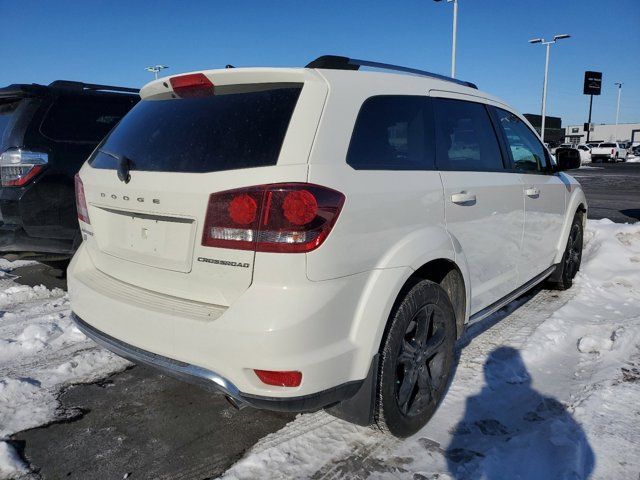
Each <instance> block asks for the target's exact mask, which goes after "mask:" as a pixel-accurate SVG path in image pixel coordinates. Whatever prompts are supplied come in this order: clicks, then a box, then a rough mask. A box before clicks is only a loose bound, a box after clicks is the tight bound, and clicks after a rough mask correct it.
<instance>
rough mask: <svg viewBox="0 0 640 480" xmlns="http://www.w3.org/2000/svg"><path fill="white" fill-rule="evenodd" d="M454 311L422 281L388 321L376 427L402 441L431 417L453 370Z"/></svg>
mask: <svg viewBox="0 0 640 480" xmlns="http://www.w3.org/2000/svg"><path fill="white" fill-rule="evenodd" d="M455 339H456V317H455V313H454V308H453V306H452V304H451V301H450V300H449V297H448V295H447V293H446V292H445V290H444V289H443V288H442V287H441V286H440V285H438V284H437V283H434V282H431V281H429V280H422V281H420V282H419V283H417V284H416V285H415V286H413V288H411V290H409V291H408V292H407V294H406V295H405V296H404V298H402V300H401V302H400V304H399V305H398V307H397V308H396V310H395V312H394V313H393V314H392V316H391V318H390V326H389V329H388V331H387V333H386V336H385V339H384V340H383V345H382V351H381V354H380V359H381V360H380V371H379V387H378V398H377V402H376V412H375V413H376V414H375V418H376V422H377V424H378V426H379V427H380V428H381V429H382V430H385V431H388V432H390V433H391V434H393V435H395V436H397V437H407V436H409V435H412V434H413V433H415V432H417V431H418V430H420V428H422V427H423V426H424V425H425V424H426V423H427V422H428V421H429V419H430V418H431V417H432V416H433V414H434V413H435V411H436V409H437V408H438V405H439V404H440V401H441V400H442V397H443V396H444V393H445V391H446V389H447V386H448V384H449V381H450V379H451V374H452V371H453V360H454V346H455Z"/></svg>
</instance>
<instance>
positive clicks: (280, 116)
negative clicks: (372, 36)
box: [68, 56, 587, 436]
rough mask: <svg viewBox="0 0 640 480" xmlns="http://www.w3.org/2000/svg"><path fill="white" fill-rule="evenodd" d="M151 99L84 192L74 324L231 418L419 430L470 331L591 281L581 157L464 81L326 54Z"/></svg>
mask: <svg viewBox="0 0 640 480" xmlns="http://www.w3.org/2000/svg"><path fill="white" fill-rule="evenodd" d="M361 66H375V67H378V68H385V69H387V70H397V71H399V72H400V73H381V72H362V71H358V69H359V68H360V67H361ZM403 71H404V72H407V71H409V72H410V73H412V74H411V75H405V74H402V72H403ZM141 97H142V100H141V101H140V102H139V103H138V105H136V106H135V107H134V108H133V109H132V110H131V111H130V112H129V113H128V114H127V115H126V116H125V117H124V118H123V119H122V121H121V122H120V123H119V124H118V125H117V126H116V127H115V128H114V129H113V130H112V131H111V133H110V134H109V135H108V136H107V138H106V139H105V140H104V141H103V142H102V143H101V144H100V145H99V146H98V148H96V150H95V152H94V153H93V154H92V155H91V157H90V158H89V160H88V162H87V163H86V164H85V165H84V166H83V167H82V169H81V171H80V173H79V174H78V176H77V177H76V179H77V180H76V192H77V202H78V217H79V220H80V226H81V230H82V233H83V238H84V242H83V243H82V245H81V246H80V248H79V250H78V251H77V253H76V255H75V257H74V258H73V261H72V263H71V265H70V266H69V271H68V285H69V296H70V298H71V305H72V309H73V312H74V313H73V318H74V320H75V322H76V323H77V325H78V327H79V328H80V329H81V330H82V331H83V332H85V333H86V334H87V335H88V336H90V337H92V338H94V339H95V340H96V341H97V342H99V343H101V344H103V345H105V346H106V347H107V348H109V349H111V350H113V351H114V352H116V353H118V354H120V355H122V356H124V357H127V358H130V359H132V360H133V361H135V362H140V363H145V364H149V365H152V366H155V367H157V368H160V369H162V370H164V371H167V372H169V373H171V374H173V375H176V376H178V377H181V378H183V379H186V380H190V381H194V382H197V383H199V384H201V385H204V386H206V387H207V388H210V389H212V390H216V391H218V392H221V393H222V394H224V395H226V396H227V398H228V399H229V400H230V401H231V402H232V403H233V404H235V405H236V406H238V407H243V406H247V405H249V406H254V407H258V408H265V409H272V410H280V411H285V410H286V411H308V410H313V409H317V408H321V407H328V408H330V411H331V412H332V413H334V414H335V415H337V416H340V417H342V418H345V419H348V420H350V421H353V422H355V423H359V424H363V425H367V424H371V423H374V422H375V423H377V424H378V426H379V427H380V428H382V429H383V430H386V431H389V432H391V433H392V434H394V435H397V436H407V435H411V434H413V433H415V432H416V431H417V430H419V429H420V428H421V427H422V426H423V425H424V424H425V423H426V422H427V421H428V420H429V418H431V416H432V415H433V414H434V412H435V410H436V408H437V407H438V405H439V403H440V401H441V400H442V398H443V396H444V395H445V392H446V390H447V386H448V384H449V381H450V379H451V376H452V372H453V366H454V363H455V343H456V339H457V338H459V337H460V335H462V333H463V332H464V329H465V327H466V326H467V325H469V324H472V323H474V322H478V321H480V320H482V319H483V318H486V317H487V316H488V315H490V314H491V313H493V312H495V311H496V310H498V309H499V308H501V307H502V306H504V305H506V304H507V303H509V302H510V301H512V300H513V299H515V298H516V297H518V296H519V295H521V294H522V293H523V292H525V291H526V290H528V289H530V288H531V287H533V286H534V285H536V284H538V283H540V282H543V281H545V280H546V281H547V282H548V284H549V285H552V286H553V287H555V288H560V289H565V288H569V287H570V286H571V283H572V279H573V277H574V275H575V274H576V272H577V271H578V269H579V267H580V261H581V254H582V238H583V228H584V224H585V221H586V209H587V202H586V198H585V195H584V193H583V191H582V189H581V187H580V184H579V183H578V182H577V181H576V180H575V179H574V178H572V177H571V176H570V175H567V174H566V173H565V172H564V170H568V169H573V168H578V167H579V165H580V161H579V157H578V153H577V151H576V150H575V149H573V150H571V149H564V150H562V151H560V152H559V153H558V155H557V163H556V162H553V161H552V160H551V158H550V156H549V154H548V152H547V149H546V148H545V147H544V145H543V144H542V142H541V141H540V139H539V137H538V135H537V134H536V132H535V130H534V129H533V127H532V126H531V125H530V124H529V123H528V122H527V120H526V119H525V118H524V117H523V116H522V115H520V114H519V113H517V112H516V111H515V110H513V109H512V108H511V107H510V106H509V105H507V104H506V103H504V102H503V101H502V100H500V99H498V98H495V97H493V96H491V95H489V94H486V93H484V92H481V91H479V90H478V89H477V87H475V85H473V84H470V83H468V82H463V81H460V80H457V79H451V78H447V77H442V76H440V75H437V74H431V73H428V72H421V71H416V70H412V69H406V68H403V67H395V66H392V65H383V64H378V63H374V62H365V61H359V60H351V59H348V58H345V57H335V56H326V57H320V58H319V59H316V60H315V61H313V62H311V63H310V64H309V65H307V67H306V68H230V69H225V70H208V71H203V72H194V73H189V74H184V75H176V76H172V77H167V78H161V79H158V80H155V81H153V82H151V83H149V84H147V85H146V86H145V87H144V88H143V89H142V90H141ZM525 212H526V214H525Z"/></svg>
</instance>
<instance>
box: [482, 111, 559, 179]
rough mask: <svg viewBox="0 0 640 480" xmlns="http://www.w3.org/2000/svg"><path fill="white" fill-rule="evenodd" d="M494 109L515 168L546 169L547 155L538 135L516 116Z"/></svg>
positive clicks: (538, 170)
mask: <svg viewBox="0 0 640 480" xmlns="http://www.w3.org/2000/svg"><path fill="white" fill-rule="evenodd" d="M495 111H496V115H497V118H498V123H499V124H500V126H501V128H502V130H503V132H504V134H505V137H506V140H507V144H508V146H509V154H510V155H511V160H512V161H513V165H514V167H515V169H516V170H518V171H521V172H544V171H545V170H546V169H547V157H546V155H545V148H544V146H543V145H542V143H541V142H540V140H538V137H536V135H535V134H534V133H533V132H532V131H531V129H530V128H529V127H527V125H526V124H525V123H524V122H523V121H522V120H520V118H518V116H516V115H514V114H513V113H511V112H507V111H506V110H502V109H501V108H496V109H495Z"/></svg>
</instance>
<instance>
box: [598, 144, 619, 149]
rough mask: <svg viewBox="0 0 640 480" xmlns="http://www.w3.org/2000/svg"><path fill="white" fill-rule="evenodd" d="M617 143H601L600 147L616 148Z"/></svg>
mask: <svg viewBox="0 0 640 480" xmlns="http://www.w3.org/2000/svg"><path fill="white" fill-rule="evenodd" d="M616 147H617V145H616V144H615V143H601V144H600V148H616Z"/></svg>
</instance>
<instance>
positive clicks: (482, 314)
mask: <svg viewBox="0 0 640 480" xmlns="http://www.w3.org/2000/svg"><path fill="white" fill-rule="evenodd" d="M555 269H556V265H551V266H550V267H549V268H547V269H546V270H545V271H544V272H542V273H541V274H539V275H537V276H535V277H533V278H532V279H531V280H529V281H528V282H527V283H525V284H524V285H522V286H521V287H519V288H517V289H516V290H514V291H513V292H511V293H509V294H508V295H506V296H504V297H502V298H501V299H500V300H498V301H497V302H495V303H492V304H491V305H489V306H488V307H485V308H483V309H482V310H480V311H479V312H477V313H474V314H473V315H471V317H470V318H469V321H468V322H467V327H468V326H470V325H473V324H474V323H478V322H479V321H481V320H484V319H485V318H487V317H488V316H489V315H491V314H492V313H495V312H497V311H498V310H500V309H501V308H502V307H504V306H505V305H507V304H508V303H511V302H512V301H514V300H515V299H516V298H518V297H519V296H520V295H522V294H523V293H525V292H526V291H527V290H531V289H532V288H533V287H535V286H536V285H538V284H539V283H541V282H542V281H544V280H545V279H546V278H547V277H549V275H551V274H552V273H553V272H554V271H555Z"/></svg>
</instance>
